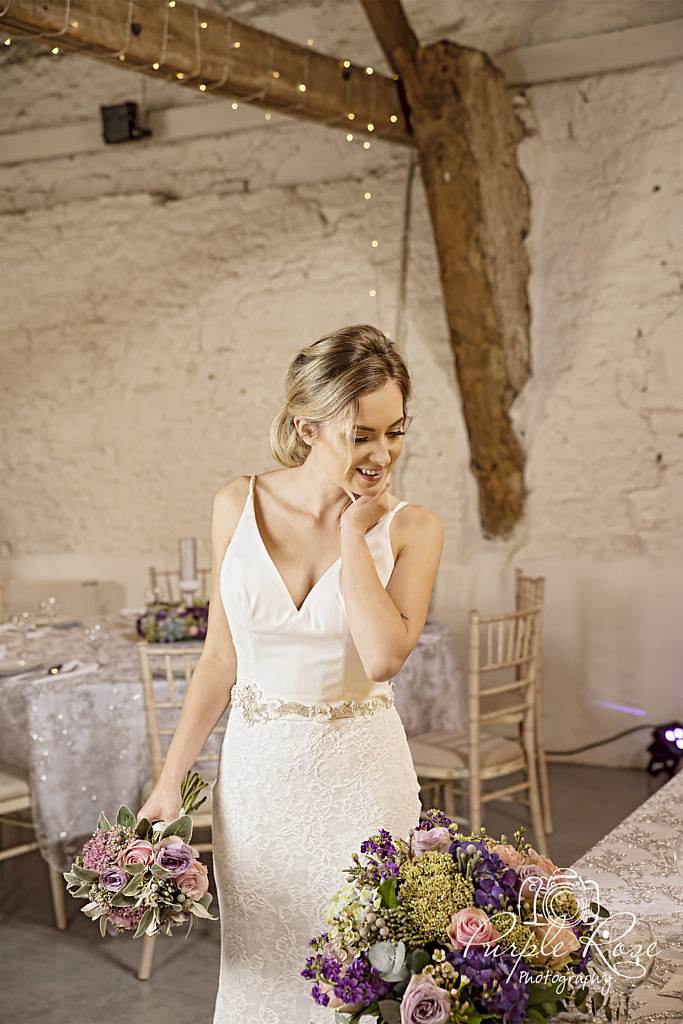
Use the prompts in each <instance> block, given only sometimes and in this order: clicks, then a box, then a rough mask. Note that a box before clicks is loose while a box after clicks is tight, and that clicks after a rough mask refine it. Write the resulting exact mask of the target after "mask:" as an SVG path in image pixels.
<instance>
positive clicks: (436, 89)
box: [361, 0, 531, 537]
mask: <svg viewBox="0 0 683 1024" xmlns="http://www.w3.org/2000/svg"><path fill="white" fill-rule="evenodd" d="M361 2H362V4H363V7H364V9H365V11H366V12H367V15H368V18H369V20H370V23H371V25H372V27H373V30H374V31H375V32H376V34H377V36H378V39H379V42H380V45H381V46H382V49H383V50H384V52H385V54H386V55H387V59H388V60H389V61H390V64H391V67H392V68H393V69H394V71H395V72H396V73H398V74H399V76H400V79H401V85H402V89H404V90H405V97H404V101H405V103H406V109H407V110H408V111H409V123H410V126H411V130H412V131H413V134H414V136H415V139H416V142H417V147H418V154H419V162H420V170H421V172H422V178H423V181H424V184H425V190H426V193H427V200H428V203H429V211H430V214H431V219H432V225H433V227H434V237H435V240H436V246H437V251H438V255H439V266H440V272H441V284H442V289H443V295H444V301H445V306H446V318H447V321H448V327H449V333H450V343H451V348H452V350H453V355H454V358H455V369H456V374H457V378H458V387H459V391H460V395H461V401H462V410H463V416H464V419H465V425H466V427H467V433H468V437H469V445H470V466H471V469H472V472H473V474H474V477H475V479H476V481H477V487H478V491H479V518H480V521H481V525H482V529H483V533H484V535H485V536H487V537H504V536H508V535H509V534H510V533H511V532H512V530H513V529H514V527H515V526H516V525H517V524H518V523H519V521H520V519H521V518H522V515H523V512H524V505H525V501H526V486H525V482H524V466H525V453H524V449H523V447H522V445H521V443H520V441H519V439H518V437H517V435H516V433H515V431H514V428H513V424H512V420H511V416H510V410H511V407H512V404H513V402H514V400H515V398H516V397H517V395H518V394H519V392H520V391H521V389H522V388H523V387H524V384H525V382H526V381H527V379H528V377H529V376H530V374H531V356H530V338H529V303H528V297H527V285H528V278H529V260H528V257H527V253H526V249H525V247H524V239H525V237H526V235H527V234H528V231H529V216H530V212H529V211H530V198H529V190H528V187H527V184H526V181H525V179H524V176H523V174H522V172H521V170H520V168H519V165H518V161H517V152H516V151H517V145H518V144H519V142H520V141H521V139H522V138H523V136H524V126H523V124H522V122H521V121H520V119H519V118H518V116H517V114H516V112H515V109H514V106H513V104H512V100H511V97H510V95H509V92H508V90H507V88H506V83H505V79H504V76H503V74H502V72H501V71H500V70H499V69H498V68H496V67H495V65H494V64H493V63H492V61H491V59H490V58H489V57H488V55H487V54H485V53H482V52H480V51H479V50H474V49H472V48H470V47H464V46H458V45H457V44H456V43H452V42H449V41H448V40H441V41H440V42H438V43H434V44H432V45H430V46H424V47H423V46H420V45H419V44H418V43H417V40H416V38H415V35H414V33H413V32H412V29H411V28H410V25H409V24H408V20H407V18H406V16H405V13H404V11H403V7H402V5H401V3H400V0H361Z"/></svg>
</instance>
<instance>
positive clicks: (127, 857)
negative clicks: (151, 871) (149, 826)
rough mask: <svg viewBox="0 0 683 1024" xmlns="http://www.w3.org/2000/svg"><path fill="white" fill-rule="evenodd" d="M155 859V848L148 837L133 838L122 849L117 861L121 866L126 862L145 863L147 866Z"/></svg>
mask: <svg viewBox="0 0 683 1024" xmlns="http://www.w3.org/2000/svg"><path fill="white" fill-rule="evenodd" d="M153 860H154V848H153V846H152V844H151V843H148V842H147V840H146V839H132V840H131V841H130V842H129V843H128V845H127V846H125V847H124V848H123V850H121V853H120V854H119V856H118V859H117V861H116V863H117V864H118V866H119V867H120V868H122V867H125V866H126V864H144V865H145V867H147V866H148V865H149V864H151V863H152V861H153Z"/></svg>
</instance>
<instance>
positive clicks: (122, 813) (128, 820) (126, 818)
mask: <svg viewBox="0 0 683 1024" xmlns="http://www.w3.org/2000/svg"><path fill="white" fill-rule="evenodd" d="M116 824H117V825H123V826H124V827H125V828H132V829H135V815H134V814H133V812H132V811H131V809H130V807H126V805H125V804H122V805H121V807H119V809H118V811H117V813H116Z"/></svg>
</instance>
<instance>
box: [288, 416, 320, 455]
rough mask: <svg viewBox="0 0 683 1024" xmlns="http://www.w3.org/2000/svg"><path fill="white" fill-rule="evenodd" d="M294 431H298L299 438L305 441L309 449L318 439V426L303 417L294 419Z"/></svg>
mask: <svg viewBox="0 0 683 1024" xmlns="http://www.w3.org/2000/svg"><path fill="white" fill-rule="evenodd" d="M294 429H295V430H296V432H297V434H298V435H299V437H300V438H301V439H302V441H304V442H305V443H306V444H307V445H308V446H309V448H310V447H312V446H313V445H314V444H315V442H316V440H317V438H318V429H317V424H315V423H313V422H311V421H310V420H306V419H304V418H303V416H295V417H294Z"/></svg>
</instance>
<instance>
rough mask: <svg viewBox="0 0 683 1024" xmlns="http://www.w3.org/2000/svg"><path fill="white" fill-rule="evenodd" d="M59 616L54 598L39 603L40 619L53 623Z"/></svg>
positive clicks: (57, 605) (57, 604)
mask: <svg viewBox="0 0 683 1024" xmlns="http://www.w3.org/2000/svg"><path fill="white" fill-rule="evenodd" d="M58 615H59V602H58V601H57V598H56V597H53V596H50V597H48V598H46V599H45V600H44V601H41V602H40V617H41V619H46V620H47V621H48V622H54V620H55V619H56V618H57V616H58Z"/></svg>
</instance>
